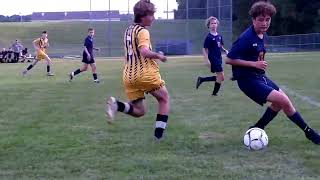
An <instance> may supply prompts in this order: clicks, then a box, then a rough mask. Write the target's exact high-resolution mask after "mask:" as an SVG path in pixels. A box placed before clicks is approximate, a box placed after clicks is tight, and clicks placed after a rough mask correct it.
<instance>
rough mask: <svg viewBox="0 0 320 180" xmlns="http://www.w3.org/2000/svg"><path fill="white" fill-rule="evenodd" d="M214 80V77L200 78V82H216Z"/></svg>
mask: <svg viewBox="0 0 320 180" xmlns="http://www.w3.org/2000/svg"><path fill="white" fill-rule="evenodd" d="M216 80H217V78H216V76H209V77H200V81H201V82H206V81H216Z"/></svg>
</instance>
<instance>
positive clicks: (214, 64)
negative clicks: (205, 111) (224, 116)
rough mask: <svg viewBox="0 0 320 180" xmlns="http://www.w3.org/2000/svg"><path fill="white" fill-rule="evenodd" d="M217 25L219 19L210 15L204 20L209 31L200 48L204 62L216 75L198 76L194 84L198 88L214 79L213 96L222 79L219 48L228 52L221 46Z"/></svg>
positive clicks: (215, 94)
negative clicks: (201, 48)
mask: <svg viewBox="0 0 320 180" xmlns="http://www.w3.org/2000/svg"><path fill="white" fill-rule="evenodd" d="M218 25H219V20H218V19H217V18H216V17H213V16H211V17H209V18H208V19H207V20H206V26H207V28H208V29H209V31H210V32H209V34H208V35H207V37H206V39H205V41H204V45H203V50H202V52H203V57H204V61H205V63H206V64H207V65H208V66H209V67H210V69H211V72H212V73H216V74H217V76H209V77H198V80H197V84H196V88H197V89H198V88H199V86H200V85H201V84H202V83H203V82H206V81H215V84H214V89H213V92H212V95H214V96H217V93H218V92H219V90H220V86H221V83H222V82H223V81H224V73H223V68H222V57H221V49H222V50H223V51H224V52H226V53H228V51H227V50H226V49H225V48H224V47H223V39H222V36H221V35H220V34H218V32H217V29H218Z"/></svg>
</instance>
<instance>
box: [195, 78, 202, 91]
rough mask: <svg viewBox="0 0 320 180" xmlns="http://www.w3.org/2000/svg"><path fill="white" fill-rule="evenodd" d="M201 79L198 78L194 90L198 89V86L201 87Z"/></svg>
mask: <svg viewBox="0 0 320 180" xmlns="http://www.w3.org/2000/svg"><path fill="white" fill-rule="evenodd" d="M201 83H202V82H201V77H198V80H197V85H196V89H198V88H199V86H200V85H201Z"/></svg>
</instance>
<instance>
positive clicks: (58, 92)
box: [0, 52, 320, 180]
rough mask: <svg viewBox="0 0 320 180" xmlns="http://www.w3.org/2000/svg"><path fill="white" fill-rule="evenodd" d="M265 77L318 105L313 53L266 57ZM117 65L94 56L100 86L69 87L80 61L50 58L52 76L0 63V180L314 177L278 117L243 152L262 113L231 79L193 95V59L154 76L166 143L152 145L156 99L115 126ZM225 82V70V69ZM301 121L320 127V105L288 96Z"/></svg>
mask: <svg viewBox="0 0 320 180" xmlns="http://www.w3.org/2000/svg"><path fill="white" fill-rule="evenodd" d="M267 59H269V60H270V62H269V63H270V66H269V69H268V73H269V75H270V76H271V77H272V79H274V80H275V81H276V82H277V83H278V84H279V85H281V86H285V87H286V88H287V89H290V90H291V91H294V92H295V93H297V94H300V95H304V96H307V97H309V98H310V99H312V100H313V101H320V91H319V89H320V83H319V79H320V71H319V70H318V68H319V66H320V61H319V59H320V53H319V52H314V53H296V54H271V55H268V56H267ZM122 64H123V63H122V61H121V60H118V61H117V60H111V61H106V60H104V61H103V60H99V61H98V70H99V72H100V73H99V75H100V79H101V80H102V83H100V84H94V83H93V82H92V77H91V74H90V73H83V74H82V75H80V76H77V77H76V78H75V80H74V81H73V82H72V83H69V82H68V81H67V74H68V73H69V72H70V71H71V70H74V69H75V68H77V67H79V66H80V65H81V63H80V61H67V60H63V61H60V60H57V61H56V63H55V64H54V70H55V74H56V76H54V77H47V76H45V64H41V63H40V64H38V65H37V66H36V67H35V69H34V70H33V71H32V72H31V73H30V74H29V75H28V76H27V77H21V75H20V72H21V71H22V69H23V68H24V67H26V64H0V79H1V81H0V92H1V98H0V107H1V109H0V137H1V138H0V162H1V163H0V179H77V180H78V179H120V180H124V179H192V180H193V179H196V180H198V179H223V180H225V179H266V180H272V179H283V180H293V179H305V180H306V179H308V180H312V179H319V177H320V169H319V167H320V161H319V159H320V150H319V146H316V145H314V144H312V143H310V142H309V141H307V140H306V138H305V137H304V134H303V133H302V131H300V130H298V128H297V127H295V126H294V125H293V123H291V122H290V121H288V120H287V118H286V117H285V116H284V115H283V113H280V115H279V116H278V117H277V118H275V120H274V121H273V122H272V123H271V124H270V126H268V127H267V128H266V132H267V134H268V135H269V146H268V148H267V149H266V150H264V151H259V152H250V151H248V150H246V149H245V148H244V146H243V145H242V137H243V133H244V132H245V131H246V129H247V128H248V127H249V126H250V125H252V124H253V123H254V122H255V121H256V120H257V119H258V118H259V117H260V115H261V114H262V113H263V111H264V109H265V107H258V106H257V105H256V104H254V103H253V102H252V101H251V100H249V99H248V98H247V97H245V96H244V94H243V93H242V92H241V91H240V90H239V89H238V87H237V85H236V83H235V82H232V81H226V82H225V84H224V85H223V88H222V92H221V93H220V95H219V96H217V97H211V96H210V94H211V91H212V89H213V88H212V85H211V84H203V85H202V86H201V87H200V89H199V90H195V80H196V77H197V76H198V75H209V73H208V69H207V68H206V67H205V66H204V65H203V64H202V59H201V58H199V57H193V58H187V57H185V58H183V57H181V58H169V61H168V63H164V64H161V72H162V76H163V78H164V79H165V80H166V85H167V87H168V89H169V91H170V94H171V98H172V99H171V104H172V112H171V114H170V116H169V124H168V127H167V130H166V138H165V140H164V141H162V142H160V143H156V142H154V141H153V138H152V135H153V127H154V123H155V115H156V109H157V107H156V106H155V100H153V99H152V98H151V97H150V96H149V95H147V104H148V105H149V109H148V112H147V114H146V116H145V117H143V118H140V119H133V118H130V117H127V116H124V115H122V114H119V115H118V116H117V120H116V122H115V123H113V124H112V125H110V124H107V122H106V118H105V115H104V101H105V98H106V97H107V96H110V95H113V96H116V97H119V98H121V99H125V94H124V90H123V86H122V82H121V69H122ZM226 76H227V77H230V68H229V67H226ZM291 99H292V100H293V101H294V102H295V105H296V107H297V109H298V110H299V111H300V112H301V114H302V115H303V116H304V118H305V119H306V120H307V121H308V122H309V123H310V124H311V125H312V126H313V127H314V128H315V129H318V130H320V121H319V117H320V111H319V107H317V106H315V105H312V104H310V103H309V102H308V101H306V100H304V99H301V98H300V97H299V96H291Z"/></svg>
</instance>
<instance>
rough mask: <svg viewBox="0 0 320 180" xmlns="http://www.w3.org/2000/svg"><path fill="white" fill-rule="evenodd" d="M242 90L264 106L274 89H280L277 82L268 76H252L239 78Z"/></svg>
mask: <svg viewBox="0 0 320 180" xmlns="http://www.w3.org/2000/svg"><path fill="white" fill-rule="evenodd" d="M237 82H238V86H239V88H240V89H241V91H242V92H243V93H244V94H245V95H247V96H248V97H249V98H250V99H252V100H253V101H254V102H256V103H258V104H260V105H261V106H263V104H265V103H266V102H267V97H268V96H269V94H270V93H271V91H273V90H277V91H279V89H280V88H279V87H278V85H277V84H276V83H274V82H273V81H271V80H270V79H269V78H268V77H266V76H256V77H250V78H248V79H239V80H237Z"/></svg>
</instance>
